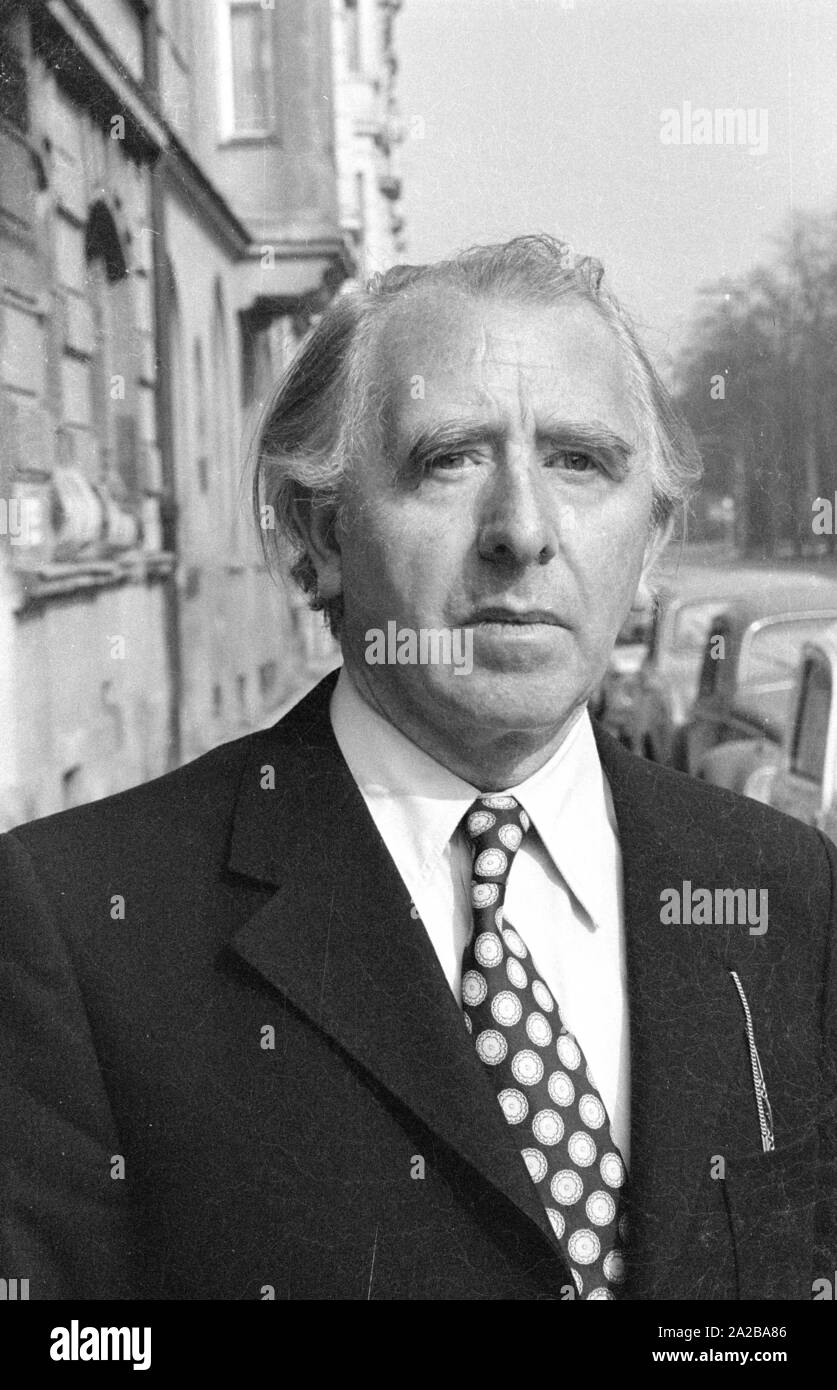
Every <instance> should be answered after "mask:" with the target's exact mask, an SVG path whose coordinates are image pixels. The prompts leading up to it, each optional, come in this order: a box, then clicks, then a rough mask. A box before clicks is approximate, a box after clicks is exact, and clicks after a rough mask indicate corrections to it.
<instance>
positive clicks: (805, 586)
mask: <svg viewBox="0 0 837 1390" xmlns="http://www.w3.org/2000/svg"><path fill="white" fill-rule="evenodd" d="M835 619H837V581H832V580H823V579H822V578H821V577H820V576H813V575H804V576H802V575H800V576H794V577H792V578H787V577H785V578H783V579H781V580H775V579H770V580H769V582H768V581H767V580H765V582H763V584H762V586H761V589H760V592H759V594H758V596H754V595H753V594H752V593H751V594H749V595H748V596H747V597H741V598H737V599H736V600H735V601H734V602H730V603H727V604H726V606H725V607H724V609H723V611H722V612H721V613H719V614H716V616H715V617H714V619H713V621H712V625H711V626H712V630H711V633H710V634H708V636H707V640H706V644H705V650H704V659H703V663H702V666H701V671H700V678H699V684H698V693H697V697H696V699H695V702H694V705H693V707H692V710H691V713H690V715H689V718H688V719H687V721H686V723H685V725H684V727H683V731H682V738H681V743H680V754H681V766H682V768H683V770H684V771H686V772H691V773H693V774H694V775H696V776H699V777H703V778H705V779H706V780H707V781H710V782H713V783H715V784H716V785H720V786H725V787H729V788H730V789H731V790H733V791H743V788H744V785H745V783H746V781H747V780H748V778H749V777H750V775H751V774H752V773H753V772H754V771H755V770H756V769H757V768H759V767H760V766H762V765H770V764H771V763H775V761H776V757H777V750H778V748H779V746H780V745H781V742H782V739H783V737H784V734H785V730H786V727H787V723H788V718H789V715H790V709H791V697H792V694H793V690H794V685H795V683H796V679H797V668H798V664H799V658H800V653H801V651H802V649H803V647H804V645H805V643H806V642H808V641H810V640H812V639H815V638H816V637H818V636H819V635H821V634H822V633H823V632H825V631H826V629H827V628H828V627H829V626H830V624H831V623H832V622H834V620H835Z"/></svg>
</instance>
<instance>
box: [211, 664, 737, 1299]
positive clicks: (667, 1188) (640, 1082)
mask: <svg viewBox="0 0 837 1390" xmlns="http://www.w3.org/2000/svg"><path fill="white" fill-rule="evenodd" d="M336 674H337V673H336V672H332V673H331V674H330V675H329V676H327V677H326V678H325V680H323V681H322V682H321V683H320V684H319V685H318V686H317V687H316V688H315V689H314V690H313V691H312V692H311V693H310V694H309V695H308V696H307V697H306V698H305V699H304V700H303V701H302V702H301V703H300V704H299V705H297V706H296V707H295V708H294V709H293V710H292V711H291V712H290V714H288V715H286V716H285V717H284V718H283V719H282V720H281V721H280V722H279V723H278V724H277V725H275V726H274V728H273V729H271V730H268V731H267V732H266V733H263V734H260V735H257V736H256V738H255V740H254V744H253V748H252V751H251V756H250V758H249V761H248V764H247V767H246V769H245V772H244V776H243V779H242V784H241V787H240V789H239V796H238V801H237V804H236V808H235V817H234V825H233V834H232V840H231V847H230V855H229V868H230V869H231V870H233V871H234V872H236V873H238V874H243V875H246V876H247V877H249V878H251V879H255V880H258V881H259V882H261V883H263V884H265V885H269V886H271V887H273V888H274V889H275V890H276V891H275V893H274V894H273V896H272V897H271V898H270V899H269V900H268V901H267V902H266V903H265V904H264V905H263V906H262V907H261V908H260V909H259V910H258V911H257V912H256V913H255V915H254V916H253V917H252V918H251V919H250V920H249V922H248V923H247V924H246V925H245V926H244V927H243V928H242V929H241V930H240V931H239V932H238V933H237V935H236V937H235V938H234V941H233V943H232V944H233V947H234V949H235V950H236V951H237V952H238V953H239V954H240V955H241V956H242V957H243V958H244V959H246V960H247V961H248V962H249V963H250V964H251V965H252V966H254V967H255V968H256V969H257V970H258V971H260V973H261V974H262V975H263V977H264V978H265V979H267V980H268V981H269V982H270V984H271V985H272V986H273V987H274V988H276V989H278V990H280V991H281V992H282V994H284V995H285V996H286V997H287V998H288V999H290V1000H291V1001H292V1002H293V1003H294V1004H295V1005H296V1007H298V1008H299V1009H300V1010H302V1012H303V1013H305V1014H306V1015H307V1016H308V1018H309V1019H310V1020H311V1021H312V1022H313V1023H314V1024H315V1025H316V1026H317V1027H319V1028H321V1029H322V1030H323V1031H324V1032H326V1033H328V1034H329V1035H330V1036H331V1037H332V1038H334V1039H335V1041H336V1042H337V1043H338V1044H339V1045H340V1046H341V1047H343V1048H344V1049H345V1050H346V1051H347V1052H348V1053H350V1054H351V1055H352V1056H353V1057H354V1058H355V1059H356V1060H357V1061H358V1062H359V1063H360V1064H361V1065H362V1066H364V1067H365V1068H366V1069H367V1070H368V1072H369V1073H370V1074H371V1075H372V1076H374V1077H375V1078H376V1080H377V1081H378V1082H380V1083H382V1084H383V1085H384V1086H385V1087H386V1088H387V1089H388V1090H389V1091H390V1093H391V1094H392V1095H393V1096H394V1097H396V1098H397V1100H398V1101H399V1102H401V1103H402V1104H403V1105H405V1106H407V1107H408V1108H409V1109H410V1110H411V1111H412V1112H413V1113H414V1114H416V1115H418V1116H419V1117H420V1118H421V1119H422V1120H423V1121H424V1123H425V1124H426V1125H428V1126H429V1127H430V1129H431V1130H433V1131H434V1132H435V1133H436V1134H437V1135H439V1136H440V1137H441V1138H442V1139H443V1140H444V1141H445V1142H446V1143H447V1144H448V1145H450V1146H451V1147H452V1148H453V1149H455V1150H456V1151H457V1153H459V1154H460V1155H461V1156H462V1157H463V1158H464V1159H466V1160H467V1161H468V1162H469V1163H470V1164H471V1165H472V1166H473V1168H474V1169H476V1170H477V1171H478V1172H480V1173H481V1174H482V1175H483V1176H484V1177H485V1178H486V1179H487V1180H488V1181H489V1182H490V1183H491V1184H492V1185H493V1186H494V1187H495V1188H497V1189H498V1190H499V1191H500V1192H501V1193H502V1194H503V1196H504V1198H505V1199H506V1200H507V1201H508V1202H511V1203H512V1204H513V1205H514V1206H515V1207H517V1208H518V1209H519V1211H521V1212H522V1213H524V1214H525V1216H526V1217H528V1219H529V1220H530V1221H532V1222H533V1223H534V1224H535V1225H536V1226H537V1227H538V1229H539V1231H540V1232H541V1234H542V1237H543V1241H544V1247H545V1252H546V1250H547V1248H548V1250H549V1252H550V1253H553V1258H555V1256H554V1242H553V1239H552V1236H551V1232H550V1230H549V1226H548V1222H547V1219H546V1216H545V1212H544V1209H543V1205H542V1203H541V1201H540V1199H539V1197H538V1195H537V1192H536V1190H535V1187H534V1185H533V1184H532V1182H531V1180H530V1179H529V1176H528V1174H527V1172H526V1169H525V1165H524V1164H523V1163H522V1162H521V1161H520V1159H519V1155H518V1154H517V1153H516V1151H515V1148H514V1145H513V1144H510V1142H509V1133H508V1128H507V1125H506V1123H505V1121H504V1120H503V1117H502V1114H501V1111H500V1109H499V1107H498V1106H497V1104H496V1096H495V1094H494V1090H493V1087H492V1085H491V1081H490V1078H489V1077H487V1076H486V1074H485V1072H484V1069H483V1068H482V1066H481V1065H480V1063H479V1060H478V1058H477V1056H476V1053H475V1051H474V1048H473V1045H472V1043H471V1040H470V1038H469V1036H468V1034H467V1032H466V1030H465V1028H464V1026H463V1022H462V1017H461V1014H460V1012H459V1010H458V1008H457V1007H456V1003H455V1001H454V999H453V996H452V995H451V992H450V990H449V988H448V986H447V983H446V981H445V979H444V975H443V973H442V970H441V967H440V965H439V963H438V960H437V958H436V955H435V952H434V951H433V948H432V946H431V944H430V941H429V940H428V938H427V936H426V934H425V932H424V931H423V929H422V928H421V924H420V923H419V922H417V921H416V920H415V919H414V918H413V917H412V916H411V903H410V899H409V895H408V893H407V890H406V888H405V887H404V884H403V883H402V881H401V878H400V877H399V875H398V873H397V872H396V870H395V866H394V864H393V863H392V860H391V858H390V856H389V854H388V852H387V850H386V847H385V845H384V843H383V841H382V840H381V838H380V836H379V834H378V831H377V829H376V827H375V824H374V822H373V820H372V818H371V817H370V815H369V812H368V810H367V808H366V805H365V803H364V801H363V798H362V797H361V795H360V794H359V792H358V790H357V788H356V786H355V783H354V781H353V779H352V777H351V774H350V773H349V770H348V768H347V766H346V764H345V762H344V760H343V758H342V756H341V754H340V751H339V748H338V746H337V743H336V740H335V738H334V735H333V732H332V729H331V724H330V720H329V711H328V706H329V700H330V696H331V692H332V689H333V687H334V683H335V680H336ZM596 741H597V745H598V748H599V755H600V757H601V760H602V766H603V768H604V771H605V774H606V775H607V777H608V780H609V782H610V785H611V790H612V794H613V801H614V807H615V810H616V817H617V823H618V827H619V834H620V841H621V848H622V861H623V873H624V890H625V895H624V903H625V927H626V959H627V974H628V990H629V1008H630V1019H631V1069H632V1083H631V1110H632V1125H631V1130H632V1140H631V1153H632V1159H631V1205H632V1210H633V1211H634V1213H635V1215H634V1219H633V1234H632V1237H631V1247H630V1261H629V1268H631V1270H632V1275H631V1292H632V1294H633V1296H634V1297H637V1298H645V1297H648V1296H650V1295H651V1292H652V1291H656V1296H658V1297H664V1296H665V1293H664V1287H665V1271H666V1268H667V1265H668V1261H669V1260H673V1259H675V1258H676V1257H677V1255H678V1253H679V1249H680V1245H681V1243H682V1240H683V1237H684V1234H685V1229H684V1228H685V1223H686V1220H687V1218H688V1213H689V1210H690V1207H691V1206H692V1205H693V1204H692V1203H691V1202H690V1193H691V1192H693V1190H694V1188H695V1187H696V1185H697V1184H699V1183H700V1182H702V1181H705V1180H706V1177H707V1174H708V1171H709V1164H710V1159H711V1155H712V1153H713V1142H712V1136H713V1127H714V1123H715V1119H716V1116H717V1112H718V1108H719V1106H720V1104H721V1102H722V1100H723V1096H724V1092H725V1089H726V1087H727V1086H728V1081H727V1076H728V1067H729V1058H730V1056H731V1055H733V1054H734V1052H735V1050H736V1048H737V1047H739V1046H740V1032H741V1028H740V1015H739V1013H738V1004H737V1000H736V999H735V997H734V988H733V986H732V983H731V981H730V980H729V976H728V972H727V970H726V968H725V965H724V961H723V950H722V949H716V947H715V945H714V943H712V942H711V941H709V942H707V933H710V932H711V931H712V928H699V929H697V931H698V932H699V933H700V937H699V938H698V937H696V936H695V935H694V934H693V933H694V931H695V929H690V928H688V927H670V926H662V925H661V924H660V892H661V891H662V889H663V888H666V887H679V885H680V883H681V882H682V880H683V879H693V878H694V879H697V877H698V872H699V870H698V868H697V865H698V863H699V862H700V860H701V859H702V858H703V857H704V855H705V848H701V843H700V837H699V834H698V833H697V832H698V827H696V826H695V825H693V824H690V822H691V821H692V817H693V809H692V808H693V798H692V797H691V796H690V786H691V784H690V783H689V781H688V779H686V778H682V779H679V778H678V779H674V780H672V775H671V774H668V773H663V772H661V771H660V770H659V769H655V768H653V767H651V766H649V765H648V764H645V763H643V762H641V761H640V760H639V759H637V758H634V757H633V756H632V755H630V754H628V753H626V752H625V751H624V750H623V749H621V748H620V747H619V745H618V744H616V743H615V742H614V741H613V740H612V739H610V738H609V737H608V735H607V734H605V733H603V732H602V731H601V730H598V729H597V730H596ZM696 1000H699V1002H700V1008H699V1010H697V1009H696V1007H695V1004H696ZM710 1020H711V1024H710ZM556 1281H557V1282H558V1283H560V1282H562V1281H563V1282H569V1279H568V1276H567V1274H566V1271H565V1270H563V1265H562V1263H561V1262H560V1261H559V1260H557V1259H556ZM660 1290H663V1292H660Z"/></svg>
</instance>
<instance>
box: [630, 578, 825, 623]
mask: <svg viewBox="0 0 837 1390" xmlns="http://www.w3.org/2000/svg"><path fill="white" fill-rule="evenodd" d="M657 593H658V596H659V600H660V602H661V604H662V605H663V606H665V607H668V606H669V605H670V604H672V603H677V602H680V601H683V600H686V601H689V600H694V601H695V602H699V601H700V600H701V599H704V598H706V599H718V600H722V601H723V602H722V605H721V606H722V608H723V609H725V610H729V611H731V612H732V611H734V612H735V613H736V615H737V616H738V617H739V619H743V620H744V621H747V620H748V619H752V620H755V619H756V618H764V617H769V616H771V615H772V614H775V615H777V616H778V615H779V614H782V613H795V612H809V611H810V612H816V611H817V610H818V609H823V608H825V609H828V608H833V609H835V611H837V575H835V576H833V577H832V576H826V575H822V574H811V573H810V572H807V571H803V570H797V571H791V572H789V571H787V570H777V569H767V568H765V569H757V568H755V567H752V568H747V567H745V566H741V567H736V568H732V569H726V570H701V569H700V568H699V567H697V566H695V567H690V568H689V569H688V570H685V571H684V570H681V571H679V572H678V573H676V574H675V575H673V576H671V578H666V579H664V580H663V582H662V583H661V584H660V585H659V586H658V588H657Z"/></svg>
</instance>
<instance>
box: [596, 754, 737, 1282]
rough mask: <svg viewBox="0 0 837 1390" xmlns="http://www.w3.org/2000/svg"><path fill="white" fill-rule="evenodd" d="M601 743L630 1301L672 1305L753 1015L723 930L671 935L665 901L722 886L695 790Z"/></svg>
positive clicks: (692, 929)
mask: <svg viewBox="0 0 837 1390" xmlns="http://www.w3.org/2000/svg"><path fill="white" fill-rule="evenodd" d="M596 739H597V743H598V746H599V754H600V757H601V760H602V765H603V767H604V770H605V773H606V775H607V777H608V780H609V782H610V786H611V790H612V792H613V799H614V807H615V810H616V816H617V822H618V826H619V838H620V844H621V851H622V864H623V878H624V916H625V933H626V962H627V978H628V1000H629V1010H630V1036H631V1164H630V1168H631V1206H632V1211H633V1217H632V1231H633V1235H632V1238H631V1246H632V1249H631V1260H630V1268H631V1271H632V1274H631V1293H632V1296H633V1297H635V1298H640V1299H647V1298H665V1297H666V1296H667V1295H666V1288H667V1283H668V1275H669V1272H670V1271H671V1270H672V1269H673V1267H674V1265H675V1263H676V1262H677V1261H678V1260H680V1259H685V1260H686V1261H687V1262H688V1258H689V1255H688V1252H685V1251H684V1250H683V1242H684V1238H685V1236H686V1233H687V1231H686V1228H687V1224H688V1222H689V1219H690V1214H691V1213H692V1212H693V1211H694V1210H695V1205H696V1201H695V1199H696V1197H697V1196H698V1189H699V1188H700V1187H701V1185H703V1186H704V1189H705V1184H706V1183H707V1181H708V1180H710V1161H711V1157H712V1155H713V1153H714V1152H715V1151H716V1149H717V1133H718V1131H717V1122H718V1112H719V1109H720V1107H721V1105H722V1103H723V1101H724V1099H725V1097H728V1095H729V1090H730V1069H731V1059H733V1058H735V1057H737V1056H738V1055H739V1054H740V1051H741V1037H742V1016H741V1014H740V1009H739V1005H738V1002H737V999H736V995H735V990H734V986H733V983H732V980H731V979H730V975H729V970H728V966H727V964H726V962H725V960H724V941H725V938H724V936H723V931H722V929H721V931H720V934H718V933H719V929H718V928H715V927H712V926H688V925H679V926H678V925H663V924H661V922H660V909H661V900H660V894H661V892H662V891H663V890H664V889H666V888H676V889H677V890H678V891H679V890H680V889H681V887H682V884H683V881H684V880H689V881H693V882H695V884H696V885H697V884H705V885H706V886H711V885H712V884H713V882H714V881H715V880H717V879H718V876H719V871H720V874H721V875H723V867H722V864H723V854H722V853H721V852H720V846H719V844H717V843H715V842H712V843H711V844H708V843H707V840H706V825H705V822H701V824H700V826H698V825H695V823H694V788H693V787H692V786H690V782H689V779H687V778H685V777H684V778H683V779H682V796H681V795H679V792H680V786H679V785H678V783H679V779H676V780H672V778H671V775H670V774H667V773H663V774H662V775H661V774H660V772H659V770H658V769H656V768H654V767H653V765H650V764H647V763H644V762H642V761H641V760H640V759H638V758H635V757H633V756H632V755H630V754H628V753H626V752H625V751H624V750H622V749H621V748H620V747H619V746H618V745H617V744H616V743H615V742H614V741H613V740H612V739H610V738H609V737H608V736H607V735H606V734H604V733H602V732H601V731H600V730H598V729H597V730H596ZM663 779H665V784H664V785H661V784H662V783H663ZM710 850H711V853H710V852H709V851H710ZM702 862H703V865H704V868H705V870H706V873H705V876H704V877H701V867H700V866H701V863H702ZM730 881H731V880H730ZM721 882H723V878H722V877H721ZM713 933H715V935H714V936H713Z"/></svg>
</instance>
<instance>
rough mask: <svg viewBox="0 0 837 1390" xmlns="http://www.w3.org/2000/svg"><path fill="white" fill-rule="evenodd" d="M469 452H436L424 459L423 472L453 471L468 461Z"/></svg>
mask: <svg viewBox="0 0 837 1390" xmlns="http://www.w3.org/2000/svg"><path fill="white" fill-rule="evenodd" d="M469 459H470V455H469V454H436V455H434V457H433V458H429V459H426V460H425V463H424V471H425V473H437V472H438V473H453V472H456V470H457V469H460V468H463V467H464V466H465V464H466V463H467V462H468V461H469Z"/></svg>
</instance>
